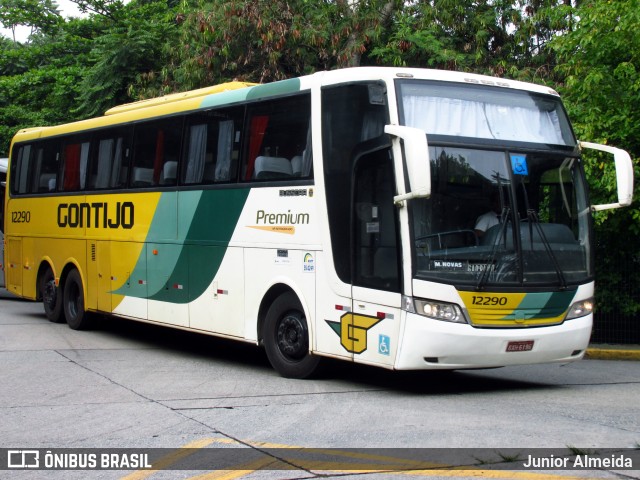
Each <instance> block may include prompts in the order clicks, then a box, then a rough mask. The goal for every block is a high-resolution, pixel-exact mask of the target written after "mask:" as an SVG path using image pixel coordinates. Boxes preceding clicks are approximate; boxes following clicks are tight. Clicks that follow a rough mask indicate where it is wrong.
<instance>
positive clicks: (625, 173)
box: [578, 142, 633, 212]
mask: <svg viewBox="0 0 640 480" xmlns="http://www.w3.org/2000/svg"><path fill="white" fill-rule="evenodd" d="M578 145H579V146H580V148H581V149H584V148H588V149H591V150H599V151H601V152H607V153H610V154H612V155H613V160H614V162H615V164H616V183H617V184H618V203H607V204H604V205H592V206H591V210H593V211H594V212H596V211H598V210H609V209H611V208H620V207H627V206H629V205H631V202H632V200H633V163H632V162H631V157H630V156H629V154H628V153H627V152H625V151H624V150H621V149H619V148H615V147H610V146H609V145H600V144H598V143H589V142H578Z"/></svg>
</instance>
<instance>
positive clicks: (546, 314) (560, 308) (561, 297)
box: [515, 289, 576, 318]
mask: <svg viewBox="0 0 640 480" xmlns="http://www.w3.org/2000/svg"><path fill="white" fill-rule="evenodd" d="M575 295H576V290H575V289H573V290H566V291H564V292H553V293H551V292H543V293H527V295H525V297H524V298H523V299H522V302H520V305H518V307H517V308H516V309H515V310H519V311H525V312H526V318H553V317H557V316H559V315H562V314H563V313H564V312H566V311H567V309H568V308H569V305H570V304H571V301H572V300H573V298H574V297H575Z"/></svg>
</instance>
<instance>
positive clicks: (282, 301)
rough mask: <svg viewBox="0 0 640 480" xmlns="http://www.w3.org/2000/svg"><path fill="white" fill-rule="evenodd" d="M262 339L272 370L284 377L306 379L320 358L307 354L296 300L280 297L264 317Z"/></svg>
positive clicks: (306, 331) (305, 329)
mask: <svg viewBox="0 0 640 480" xmlns="http://www.w3.org/2000/svg"><path fill="white" fill-rule="evenodd" d="M262 339H263V341H264V347H265V350H266V352H267V358H268V359H269V362H270V363H271V365H272V366H273V368H274V369H275V370H276V371H277V372H278V373H279V374H280V375H282V376H283V377H286V378H308V377H310V376H311V375H312V374H313V373H314V372H315V371H316V369H317V367H318V364H319V363H320V358H319V357H316V356H313V355H310V354H309V328H308V327H307V319H306V318H305V316H304V312H303V311H302V307H301V306H300V302H299V301H298V297H296V295H295V294H294V293H292V292H287V293H284V294H282V295H280V296H279V297H278V298H276V300H275V301H274V302H273V304H272V305H271V307H269V310H268V311H267V316H266V317H265V321H264V326H263V330H262Z"/></svg>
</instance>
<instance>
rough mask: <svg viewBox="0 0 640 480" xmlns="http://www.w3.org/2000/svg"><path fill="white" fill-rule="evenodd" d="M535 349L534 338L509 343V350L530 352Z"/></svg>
mask: <svg viewBox="0 0 640 480" xmlns="http://www.w3.org/2000/svg"><path fill="white" fill-rule="evenodd" d="M531 350H533V340H525V341H523V342H509V343H507V352H530V351H531Z"/></svg>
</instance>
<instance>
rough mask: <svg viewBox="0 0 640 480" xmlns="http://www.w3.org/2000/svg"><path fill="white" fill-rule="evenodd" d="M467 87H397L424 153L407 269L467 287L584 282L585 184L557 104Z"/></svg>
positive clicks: (587, 268)
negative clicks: (426, 162)
mask: <svg viewBox="0 0 640 480" xmlns="http://www.w3.org/2000/svg"><path fill="white" fill-rule="evenodd" d="M474 87H475V88H473V89H469V88H468V86H465V85H462V86H449V85H445V86H442V85H440V86H435V85H433V84H430V83H429V82H415V83H408V82H403V83H402V85H401V88H400V92H401V99H400V102H401V108H402V112H403V118H404V124H405V125H408V126H412V127H417V128H421V129H424V130H425V132H426V133H427V139H428V141H429V158H430V160H431V176H432V193H431V196H430V197H429V198H426V199H417V200H415V201H413V202H411V204H410V212H411V216H412V232H413V233H412V234H413V242H412V243H413V245H414V249H415V250H414V259H415V262H414V265H415V266H414V274H415V276H416V277H418V278H423V279H428V280H432V281H438V282H445V283H450V284H453V285H456V286H459V287H463V288H474V289H484V288H487V287H496V286H504V287H508V286H509V285H511V286H523V285H530V286H535V285H539V286H542V285H547V286H549V285H555V286H557V287H558V288H563V287H565V286H567V285H571V284H573V285H575V284H578V283H581V282H584V281H585V280H588V279H589V278H591V277H592V274H593V271H592V269H593V266H592V259H591V252H590V250H589V245H590V238H589V235H590V215H589V202H588V197H587V189H586V184H585V180H584V175H583V172H582V167H581V164H580V159H579V158H578V157H577V156H576V154H575V152H574V149H573V148H571V147H573V145H575V139H574V137H573V133H572V131H571V128H570V126H569V123H568V120H567V118H566V116H565V114H564V110H563V108H562V105H561V103H560V101H559V100H556V99H555V98H553V97H546V96H539V97H537V96H536V95H535V94H532V93H531V92H518V91H516V92H514V91H513V90H509V91H507V90H501V89H496V88H495V87H494V88H491V89H489V88H488V89H484V88H483V87H479V88H478V86H474ZM483 90H484V92H483ZM447 93H449V94H450V95H449V96H447ZM534 143H542V144H545V145H540V146H539V147H535V146H534V145H532V144H534ZM553 145H556V146H557V147H553Z"/></svg>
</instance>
